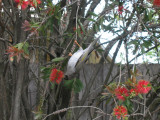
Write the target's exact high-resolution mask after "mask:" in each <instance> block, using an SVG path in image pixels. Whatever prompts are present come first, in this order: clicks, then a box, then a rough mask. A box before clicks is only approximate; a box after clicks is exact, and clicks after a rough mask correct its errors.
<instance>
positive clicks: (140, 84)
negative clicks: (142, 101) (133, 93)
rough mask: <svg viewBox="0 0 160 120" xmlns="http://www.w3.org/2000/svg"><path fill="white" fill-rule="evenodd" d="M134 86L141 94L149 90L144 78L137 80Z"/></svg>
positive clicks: (149, 87)
mask: <svg viewBox="0 0 160 120" xmlns="http://www.w3.org/2000/svg"><path fill="white" fill-rule="evenodd" d="M136 88H137V91H138V92H139V93H142V94H145V93H148V92H149V91H150V90H151V86H150V83H149V82H148V81H146V80H140V81H138V84H137V86H136Z"/></svg>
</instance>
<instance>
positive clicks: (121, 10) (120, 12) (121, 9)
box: [118, 6, 123, 14]
mask: <svg viewBox="0 0 160 120" xmlns="http://www.w3.org/2000/svg"><path fill="white" fill-rule="evenodd" d="M118 12H119V14H122V12H123V6H118Z"/></svg>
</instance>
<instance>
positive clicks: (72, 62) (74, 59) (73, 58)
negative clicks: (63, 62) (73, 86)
mask: <svg viewBox="0 0 160 120" xmlns="http://www.w3.org/2000/svg"><path fill="white" fill-rule="evenodd" d="M82 54H83V49H82V48H81V49H79V50H78V51H77V52H75V53H74V54H73V55H72V56H71V58H70V59H69V61H68V65H67V71H66V75H71V74H73V73H74V72H75V71H76V69H75V66H76V64H77V61H78V60H79V58H80V57H81V55H82Z"/></svg>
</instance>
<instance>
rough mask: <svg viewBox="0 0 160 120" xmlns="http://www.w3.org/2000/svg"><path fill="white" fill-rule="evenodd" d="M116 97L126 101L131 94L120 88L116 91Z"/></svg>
mask: <svg viewBox="0 0 160 120" xmlns="http://www.w3.org/2000/svg"><path fill="white" fill-rule="evenodd" d="M115 95H116V96H117V98H118V99H119V100H125V98H126V97H128V96H129V92H128V90H127V89H126V88H125V87H121V86H119V87H118V88H116V89H115Z"/></svg>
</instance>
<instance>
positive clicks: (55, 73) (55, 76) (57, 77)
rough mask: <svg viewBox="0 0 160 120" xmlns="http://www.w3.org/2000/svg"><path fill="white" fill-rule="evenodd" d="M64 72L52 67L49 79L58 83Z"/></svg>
mask: <svg viewBox="0 0 160 120" xmlns="http://www.w3.org/2000/svg"><path fill="white" fill-rule="evenodd" d="M63 76H64V74H63V72H62V71H60V70H57V69H52V71H51V74H50V81H52V82H56V83H57V84H59V83H60V82H61V81H62V78H63Z"/></svg>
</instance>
